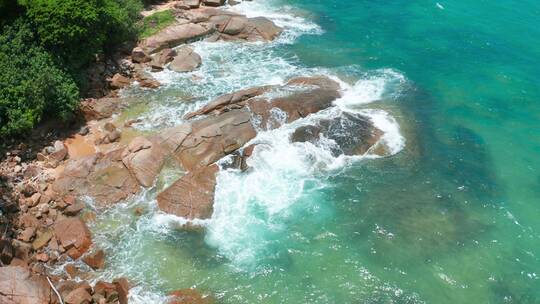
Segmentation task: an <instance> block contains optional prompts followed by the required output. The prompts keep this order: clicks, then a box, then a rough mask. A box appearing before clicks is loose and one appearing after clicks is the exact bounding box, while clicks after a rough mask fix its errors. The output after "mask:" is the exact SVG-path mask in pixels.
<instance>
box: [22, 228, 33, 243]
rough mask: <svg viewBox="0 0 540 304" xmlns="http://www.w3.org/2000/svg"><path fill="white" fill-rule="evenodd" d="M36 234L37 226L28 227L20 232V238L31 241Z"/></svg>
mask: <svg viewBox="0 0 540 304" xmlns="http://www.w3.org/2000/svg"><path fill="white" fill-rule="evenodd" d="M34 234H36V228H34V227H28V228H26V229H24V230H23V231H22V232H21V233H20V234H19V240H21V241H24V242H30V240H32V238H33V237H34Z"/></svg>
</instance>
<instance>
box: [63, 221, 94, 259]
mask: <svg viewBox="0 0 540 304" xmlns="http://www.w3.org/2000/svg"><path fill="white" fill-rule="evenodd" d="M54 234H55V236H56V239H57V240H58V242H59V243H60V244H61V245H62V247H64V248H65V249H67V250H68V255H69V256H70V257H71V258H72V259H78V258H79V257H80V256H81V255H83V254H84V253H85V252H86V251H87V250H88V248H90V245H92V236H91V235H90V230H88V227H86V224H85V223H84V222H83V221H82V220H81V219H79V218H75V217H69V218H64V219H61V220H59V221H57V222H56V224H55V225H54Z"/></svg>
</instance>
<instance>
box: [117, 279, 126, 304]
mask: <svg viewBox="0 0 540 304" xmlns="http://www.w3.org/2000/svg"><path fill="white" fill-rule="evenodd" d="M113 284H114V286H115V287H116V291H117V292H118V302H119V303H120V304H127V303H128V293H129V282H128V280H127V279H126V278H118V279H114V280H113Z"/></svg>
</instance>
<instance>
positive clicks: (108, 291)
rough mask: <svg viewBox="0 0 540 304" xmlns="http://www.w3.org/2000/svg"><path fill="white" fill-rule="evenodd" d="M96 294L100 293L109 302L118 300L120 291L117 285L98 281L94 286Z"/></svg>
mask: <svg viewBox="0 0 540 304" xmlns="http://www.w3.org/2000/svg"><path fill="white" fill-rule="evenodd" d="M94 294H95V295H100V296H101V297H102V298H104V299H105V300H106V302H107V303H114V302H116V301H118V298H119V296H118V291H117V290H116V285H115V284H113V283H108V282H104V281H98V282H97V283H96V285H95V286H94Z"/></svg>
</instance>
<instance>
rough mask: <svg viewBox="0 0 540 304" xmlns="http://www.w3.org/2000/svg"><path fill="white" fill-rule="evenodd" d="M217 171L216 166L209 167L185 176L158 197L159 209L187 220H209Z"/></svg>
mask: <svg viewBox="0 0 540 304" xmlns="http://www.w3.org/2000/svg"><path fill="white" fill-rule="evenodd" d="M218 170H219V168H218V166H217V165H210V166H207V167H202V168H199V169H197V170H194V171H192V172H190V173H188V174H186V175H185V176H183V177H182V178H180V179H179V180H178V181H176V182H175V183H173V184H172V185H171V186H170V187H169V188H167V189H165V190H164V191H163V192H161V193H160V194H159V195H158V197H157V202H158V206H159V208H160V209H161V210H162V211H164V212H167V213H170V214H174V215H177V216H181V217H185V218H187V219H194V218H200V219H204V218H209V217H210V216H212V212H213V203H214V190H215V187H216V174H217V172H218Z"/></svg>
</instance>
